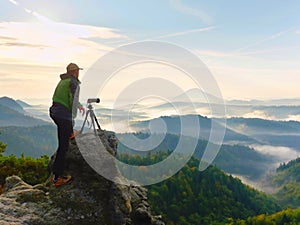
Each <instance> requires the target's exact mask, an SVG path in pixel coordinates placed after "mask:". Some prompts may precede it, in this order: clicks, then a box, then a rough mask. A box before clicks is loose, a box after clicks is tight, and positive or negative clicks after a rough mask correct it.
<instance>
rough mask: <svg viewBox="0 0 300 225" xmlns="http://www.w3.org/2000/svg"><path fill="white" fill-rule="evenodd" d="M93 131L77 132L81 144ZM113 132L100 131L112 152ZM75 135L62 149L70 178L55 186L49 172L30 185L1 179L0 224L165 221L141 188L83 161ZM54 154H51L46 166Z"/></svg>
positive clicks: (140, 224) (151, 224) (152, 224)
mask: <svg viewBox="0 0 300 225" xmlns="http://www.w3.org/2000/svg"><path fill="white" fill-rule="evenodd" d="M93 135H94V134H84V135H81V136H79V137H78V138H79V139H80V142H81V143H85V144H84V146H85V147H86V148H92V147H93V144H91V143H92V142H93V140H94V139H95V138H94V136H93ZM112 137H113V136H112V133H109V132H100V133H99V138H100V139H101V143H103V145H104V146H105V151H107V152H108V153H109V155H112V156H115V155H116V153H117V143H116V140H115V138H112ZM79 139H77V138H76V141H77V140H79ZM76 141H75V140H72V141H70V146H69V150H68V152H67V155H66V170H65V171H66V173H67V174H70V175H72V176H73V181H72V183H71V184H69V185H65V186H61V187H54V186H53V185H52V183H51V176H50V177H49V179H48V180H47V181H46V182H45V183H43V184H38V185H35V186H31V185H29V184H26V183H25V182H24V181H22V180H21V179H20V178H19V177H17V176H12V177H8V178H7V179H6V184H5V188H4V193H3V194H2V195H1V196H0V224H3V225H6V224H9V225H11V224H15V225H25V224H26V225H27V224H29V225H35V224H36V225H49V224H55V225H60V224H64V225H69V224H70V225H71V224H72V225H76V224H99V225H102V224H103V225H104V224H107V225H130V224H132V225H163V224H164V223H163V222H162V220H161V217H160V216H153V215H152V214H151V210H150V207H149V204H148V201H147V190H146V189H145V188H143V187H141V186H139V185H137V184H135V183H134V182H130V181H126V184H127V185H122V184H120V183H115V182H112V181H110V180H107V179H105V178H104V177H102V176H100V175H99V174H98V173H96V172H95V171H94V170H93V169H92V168H91V167H90V166H89V165H88V164H87V163H86V161H85V160H84V158H83V156H82V153H81V152H80V151H79V148H78V145H77V144H76ZM89 151H91V152H92V151H93V150H92V149H88V152H89ZM107 152H106V153H105V154H103V157H105V156H106V154H107ZM99 154H101V153H99ZM101 157H102V155H101ZM53 159H54V156H52V159H51V162H50V164H49V168H50V167H51V165H52V162H53ZM104 161H105V160H104ZM104 161H103V162H104ZM103 169H104V170H105V169H106V170H110V171H111V172H112V173H113V174H114V176H115V178H116V179H124V178H123V177H122V176H121V175H120V173H119V171H118V168H117V166H116V164H115V163H114V162H113V161H111V160H110V161H109V160H108V161H107V164H104V165H103Z"/></svg>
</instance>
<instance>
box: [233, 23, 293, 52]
mask: <svg viewBox="0 0 300 225" xmlns="http://www.w3.org/2000/svg"><path fill="white" fill-rule="evenodd" d="M294 30H295V28H294V27H293V28H289V29H287V30H283V31H280V32H277V33H275V34H272V35H270V36H268V37H266V38H263V39H261V40H258V41H256V42H254V43H252V44H249V45H246V46H244V47H241V48H238V49H236V50H234V53H237V52H241V51H244V50H246V49H248V48H252V47H254V46H256V45H260V44H262V43H264V42H267V41H270V40H272V39H275V38H278V37H280V36H282V35H284V34H286V33H289V32H291V31H294Z"/></svg>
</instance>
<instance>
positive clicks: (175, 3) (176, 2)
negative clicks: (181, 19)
mask: <svg viewBox="0 0 300 225" xmlns="http://www.w3.org/2000/svg"><path fill="white" fill-rule="evenodd" d="M169 3H170V5H171V6H172V7H173V8H174V9H176V10H177V11H179V12H182V13H185V14H188V15H191V16H194V17H197V18H199V19H201V20H202V22H203V23H205V24H212V23H213V18H212V17H211V16H209V15H208V14H207V13H205V12H204V11H202V10H200V9H195V8H192V7H189V6H187V5H185V4H183V3H182V1H180V0H169Z"/></svg>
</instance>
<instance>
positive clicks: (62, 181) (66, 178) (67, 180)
mask: <svg viewBox="0 0 300 225" xmlns="http://www.w3.org/2000/svg"><path fill="white" fill-rule="evenodd" d="M71 181H72V177H71V176H70V175H68V176H59V177H58V179H57V181H55V180H54V177H53V178H52V183H53V185H54V186H55V187H58V186H61V185H65V184H69V183H70V182H71Z"/></svg>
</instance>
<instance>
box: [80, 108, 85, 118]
mask: <svg viewBox="0 0 300 225" xmlns="http://www.w3.org/2000/svg"><path fill="white" fill-rule="evenodd" d="M79 112H80V113H81V114H82V116H84V114H85V108H84V107H83V106H80V107H79Z"/></svg>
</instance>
